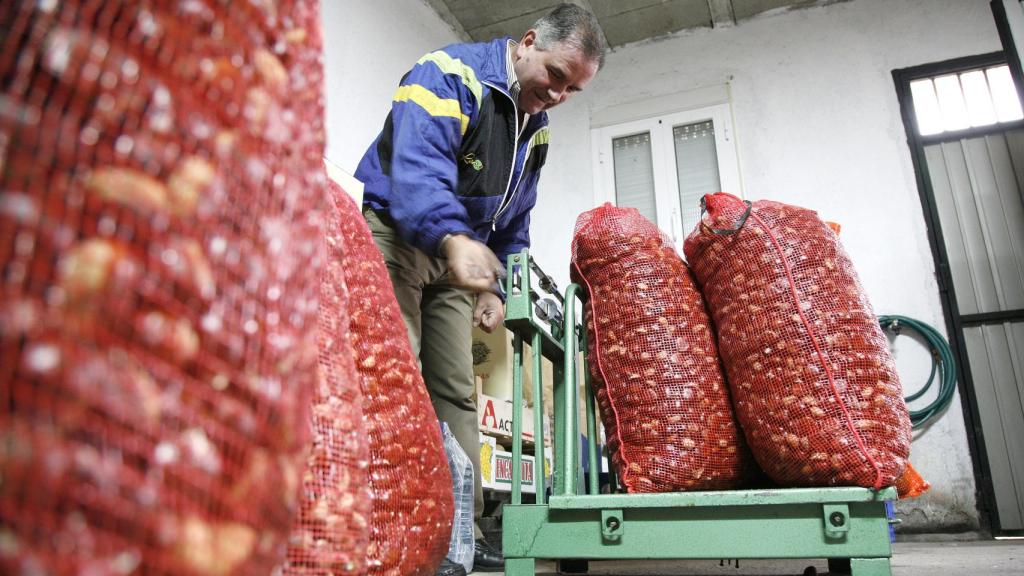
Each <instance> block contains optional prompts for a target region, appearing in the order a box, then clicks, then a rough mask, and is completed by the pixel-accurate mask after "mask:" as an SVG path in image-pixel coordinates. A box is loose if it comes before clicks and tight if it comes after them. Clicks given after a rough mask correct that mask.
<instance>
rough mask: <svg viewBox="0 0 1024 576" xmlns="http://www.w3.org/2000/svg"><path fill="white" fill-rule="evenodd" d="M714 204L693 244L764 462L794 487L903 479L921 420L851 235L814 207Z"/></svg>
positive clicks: (742, 418)
mask: <svg viewBox="0 0 1024 576" xmlns="http://www.w3.org/2000/svg"><path fill="white" fill-rule="evenodd" d="M705 202H706V205H707V215H706V216H705V218H704V219H703V220H702V222H701V223H700V224H699V225H698V227H697V229H695V230H694V231H693V232H692V233H691V234H690V236H689V237H688V238H687V239H686V243H685V246H684V250H685V253H686V257H687V261H688V262H689V263H690V266H691V267H692V269H693V271H694V274H695V275H696V277H697V280H698V282H699V283H700V284H701V286H702V288H703V292H704V298H705V299H706V300H707V304H708V308H709V309H710V311H711V315H712V317H713V318H714V321H715V326H716V331H717V333H718V349H719V352H720V353H721V355H722V361H723V363H724V364H725V370H726V374H727V376H728V380H729V387H730V390H731V392H732V399H733V404H734V406H735V408H736V417H737V419H738V420H739V422H740V425H741V426H742V428H743V431H744V433H745V435H746V438H747V442H748V443H749V445H750V449H751V451H752V452H753V454H754V457H755V458H756V459H757V461H758V463H759V464H760V465H761V467H762V468H763V469H764V471H765V472H767V473H768V475H769V476H771V477H772V478H773V479H774V480H775V481H776V482H778V483H779V484H782V485H784V486H834V485H844V486H849V485H856V486H864V487H873V488H880V487H883V486H890V485H892V484H893V482H895V480H896V479H897V478H898V477H899V476H900V474H901V473H902V472H903V469H904V466H905V465H906V461H907V456H908V453H909V450H910V420H909V418H908V415H907V408H906V405H905V403H904V401H903V393H902V388H901V386H900V382H899V379H898V376H897V373H896V369H895V366H894V364H893V359H892V356H891V355H890V353H889V346H888V342H887V341H886V339H885V336H884V335H883V334H882V331H881V329H880V328H879V326H878V321H877V320H876V319H875V315H874V313H873V312H872V310H871V305H870V304H869V303H868V299H867V296H866V295H865V293H864V290H863V289H862V288H861V285H860V282H859V281H858V279H857V274H856V272H855V271H854V269H853V264H852V263H851V262H850V258H849V257H848V256H847V254H846V252H845V251H844V250H843V247H842V245H841V244H840V243H839V238H838V237H837V236H836V234H835V232H833V231H832V229H831V228H829V227H828V226H827V225H826V224H825V223H824V222H822V221H821V220H820V219H819V218H818V215H817V214H816V213H815V212H813V211H811V210H807V209H805V208H798V207H796V206H789V205H786V204H781V203H778V202H771V201H757V202H754V203H753V205H752V208H751V210H750V213H749V217H747V218H746V220H745V221H744V220H743V215H744V214H745V212H746V210H747V205H746V204H744V203H743V202H742V201H741V200H739V199H738V198H736V197H735V196H732V195H729V194H725V193H719V194H712V195H708V196H705ZM736 228H739V231H738V232H735V233H733V234H726V233H722V232H723V231H725V230H729V229H736ZM716 230H717V231H718V232H717V233H716Z"/></svg>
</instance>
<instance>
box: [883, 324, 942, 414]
mask: <svg viewBox="0 0 1024 576" xmlns="http://www.w3.org/2000/svg"><path fill="white" fill-rule="evenodd" d="M878 323H879V325H881V326H882V330H887V331H890V332H892V333H893V334H896V335H897V336H898V335H899V333H900V331H901V330H903V329H904V328H906V329H909V330H912V331H914V332H917V333H918V334H919V335H920V336H921V337H922V338H924V340H925V342H927V343H928V348H929V351H930V352H931V356H932V371H931V374H929V375H928V381H927V382H925V384H924V386H923V387H922V388H921V389H920V390H918V391H917V392H914V393H913V394H911V395H910V396H907V397H906V399H905V400H906V401H907V402H908V403H909V402H912V401H914V400H917V399H918V398H920V397H921V396H923V395H924V393H925V392H927V391H928V390H929V389H930V388H931V387H932V383H933V382H934V381H935V376H936V375H938V377H939V393H938V396H937V397H936V398H935V400H933V401H932V402H931V403H929V404H928V405H927V406H925V407H924V408H922V409H920V410H911V411H910V422H911V424H912V425H913V427H914V428H915V429H917V428H920V427H922V426H924V425H925V424H926V423H928V421H929V420H931V419H932V418H935V417H936V416H938V415H940V414H941V413H942V412H943V411H944V410H945V409H946V408H948V407H949V404H950V402H952V401H953V393H954V392H956V363H955V362H954V360H953V351H952V350H950V348H949V343H948V342H947V341H946V339H945V338H943V336H942V334H939V332H938V331H937V330H936V329H935V328H932V327H931V326H929V325H928V324H925V323H924V322H921V321H919V320H914V319H913V318H907V317H906V316H879V317H878Z"/></svg>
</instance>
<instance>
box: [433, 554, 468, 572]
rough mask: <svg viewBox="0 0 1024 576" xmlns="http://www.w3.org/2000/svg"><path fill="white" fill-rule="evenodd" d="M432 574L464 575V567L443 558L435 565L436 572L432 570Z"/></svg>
mask: <svg viewBox="0 0 1024 576" xmlns="http://www.w3.org/2000/svg"><path fill="white" fill-rule="evenodd" d="M434 576H466V568H465V566H463V565H462V564H456V563H455V562H452V561H451V560H449V559H447V558H445V559H444V560H442V561H441V565H440V566H438V567H437V572H434Z"/></svg>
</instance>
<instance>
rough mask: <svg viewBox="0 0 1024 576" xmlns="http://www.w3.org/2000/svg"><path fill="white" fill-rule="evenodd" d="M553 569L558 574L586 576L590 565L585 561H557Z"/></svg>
mask: <svg viewBox="0 0 1024 576" xmlns="http://www.w3.org/2000/svg"><path fill="white" fill-rule="evenodd" d="M555 569H556V570H557V572H558V573H559V574H586V573H587V572H588V571H589V570H590V565H589V563H588V562H587V561H586V560H559V561H558V562H556V563H555Z"/></svg>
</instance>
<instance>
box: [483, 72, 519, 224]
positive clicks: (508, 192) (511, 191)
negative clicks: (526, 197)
mask: <svg viewBox="0 0 1024 576" xmlns="http://www.w3.org/2000/svg"><path fill="white" fill-rule="evenodd" d="M483 84H486V85H487V86H490V87H491V89H492V90H494V91H495V92H497V93H499V94H501V95H502V96H504V97H506V98H508V99H509V100H510V101H512V111H513V112H515V120H516V130H515V136H514V137H513V139H512V140H513V141H512V167H511V169H510V170H509V171H508V184H506V185H505V194H503V195H502V197H501V202H500V203H499V204H498V210H497V211H496V212H495V213H494V216H493V217H492V218H491V232H496V231H497V230H498V217H499V216H501V213H502V212H504V211H505V210H507V209H508V207H509V206H511V205H512V198H514V197H515V192H516V191H518V190H519V183H520V182H522V181H523V172H522V171H520V172H519V179H518V180H516V185H515V188H513V187H512V174H513V173H514V172H515V171H516V156H518V154H519V107H518V106H517V105H516V101H515V100H514V99H513V98H512V97H511V96H509V95H508V94H506V93H505V92H504V91H503V90H502V89H501V88H498V87H497V86H495V85H494V84H491V83H490V82H483ZM525 167H526V159H525V158H524V159H523V168H525ZM506 199H507V200H508V203H507V204H506V203H505V201H506Z"/></svg>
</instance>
